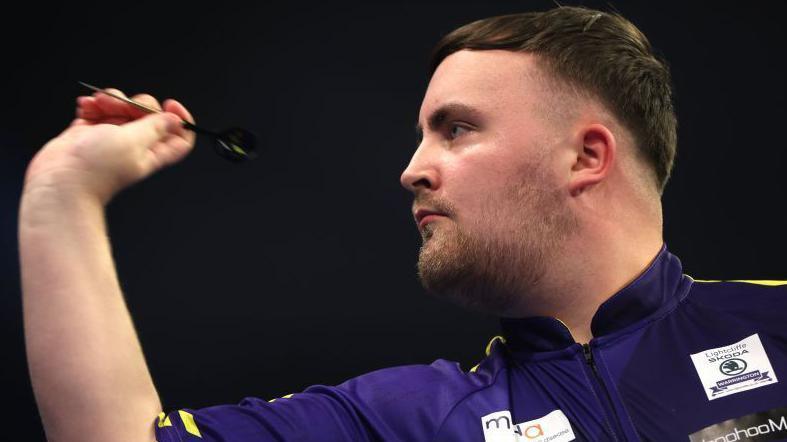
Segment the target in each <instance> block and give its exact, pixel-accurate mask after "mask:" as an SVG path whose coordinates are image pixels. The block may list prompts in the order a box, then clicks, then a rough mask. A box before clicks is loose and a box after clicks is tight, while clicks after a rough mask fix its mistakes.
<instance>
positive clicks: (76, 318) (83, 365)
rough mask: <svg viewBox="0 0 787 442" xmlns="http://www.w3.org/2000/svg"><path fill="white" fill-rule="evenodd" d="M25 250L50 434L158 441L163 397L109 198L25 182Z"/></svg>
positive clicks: (32, 341)
mask: <svg viewBox="0 0 787 442" xmlns="http://www.w3.org/2000/svg"><path fill="white" fill-rule="evenodd" d="M19 251H20V260H21V273H22V291H23V308H24V327H25V340H26V347H27V357H28V362H29V366H30V373H31V379H32V384H33V389H34V391H35V395H36V400H37V402H38V407H39V410H40V412H41V416H42V419H43V421H44V426H45V428H46V432H47V436H48V438H49V439H50V440H55V441H70V440H79V441H88V440H102V441H109V440H134V441H137V440H139V441H146V440H151V441H152V440H153V439H154V435H153V428H152V425H151V423H152V419H153V418H154V417H155V416H156V414H157V413H159V411H160V410H161V405H160V401H159V398H158V394H157V393H156V390H155V387H154V385H153V382H152V380H151V377H150V373H149V371H148V369H147V366H146V364H145V360H144V356H143V354H142V349H141V347H140V345H139V340H138V338H137V335H136V333H135V331H134V327H133V324H132V321H131V317H130V315H129V313H128V309H127V307H126V305H125V302H124V300H123V295H122V292H121V289H120V285H119V283H118V279H117V274H116V271H115V267H114V263H113V260H112V254H111V249H110V244H109V239H108V236H107V230H106V225H105V221H104V208H103V206H102V205H101V203H100V202H98V201H94V200H92V199H90V198H86V197H79V196H77V195H76V194H74V193H70V192H68V191H67V190H64V189H62V188H59V187H58V186H55V185H52V186H37V187H36V189H33V190H26V191H25V195H24V196H23V198H22V202H21V205H20V211H19Z"/></svg>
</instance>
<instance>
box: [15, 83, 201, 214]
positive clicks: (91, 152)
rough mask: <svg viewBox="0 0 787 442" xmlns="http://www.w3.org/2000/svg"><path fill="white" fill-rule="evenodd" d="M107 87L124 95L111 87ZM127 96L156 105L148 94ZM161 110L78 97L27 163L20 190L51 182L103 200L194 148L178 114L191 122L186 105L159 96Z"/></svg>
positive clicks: (102, 97) (101, 97) (99, 97)
mask: <svg viewBox="0 0 787 442" xmlns="http://www.w3.org/2000/svg"><path fill="white" fill-rule="evenodd" d="M107 91H108V92H112V93H115V94H118V95H122V96H125V95H123V93H122V92H121V91H119V90H117V89H107ZM132 99H133V100H135V101H138V102H140V103H142V104H145V105H147V106H149V107H152V108H155V109H158V110H162V108H161V106H160V105H159V103H158V101H157V100H156V99H155V98H153V97H152V96H150V95H147V94H140V95H136V96H134V97H133V98H132ZM163 110H164V111H165V112H164V113H161V114H149V113H147V112H145V111H143V110H141V109H138V108H136V107H134V106H132V105H130V104H128V103H125V102H123V101H121V100H118V99H117V98H113V97H111V96H109V95H106V94H102V93H98V92H96V93H95V94H94V95H93V96H92V97H87V96H83V97H79V98H78V99H77V115H76V119H75V120H74V121H73V122H72V123H71V125H70V126H69V127H68V128H67V129H66V130H65V131H63V132H62V133H61V134H60V135H58V136H57V137H55V138H53V139H52V140H51V141H49V142H48V143H47V144H46V145H45V146H44V147H43V148H42V149H41V150H40V151H39V152H38V153H37V154H36V155H35V157H34V158H33V160H32V161H31V162H30V165H29V166H28V168H27V173H26V175H25V189H26V190H31V189H35V188H36V187H37V186H40V185H44V186H47V185H49V186H51V185H57V186H58V187H59V188H62V189H65V190H68V191H73V192H76V193H79V194H80V195H81V196H84V197H88V198H96V199H97V200H98V201H99V202H101V203H102V204H106V203H108V202H109V200H110V199H111V198H112V197H113V196H114V195H115V194H116V193H117V192H119V191H120V190H122V189H123V188H125V187H128V186H130V185H132V184H134V183H136V182H138V181H140V180H142V179H144V178H146V177H147V176H149V175H151V174H152V173H153V172H155V171H157V170H159V169H161V168H163V167H165V166H168V165H170V164H173V163H176V162H178V161H180V160H181V159H183V158H184V157H185V156H186V155H187V154H188V153H189V152H190V151H191V149H192V148H193V147H194V138H195V136H194V133H193V132H191V131H187V130H186V129H184V128H183V127H182V125H181V119H183V120H186V121H189V122H191V123H194V119H193V118H192V117H191V114H190V113H189V112H188V110H186V108H185V107H183V105H181V104H180V103H179V102H177V101H175V100H167V101H165V102H164V109H163Z"/></svg>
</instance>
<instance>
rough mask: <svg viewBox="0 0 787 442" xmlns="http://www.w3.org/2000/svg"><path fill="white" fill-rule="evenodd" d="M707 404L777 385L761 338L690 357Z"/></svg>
mask: <svg viewBox="0 0 787 442" xmlns="http://www.w3.org/2000/svg"><path fill="white" fill-rule="evenodd" d="M691 361H692V362H693V363H694V368H695V369H696V370H697V374H698V375H699V377H700V381H701V382H702V386H703V388H704V390H705V394H706V395H707V396H708V400H711V401H712V400H714V399H718V398H720V397H724V396H729V395H731V394H735V393H740V392H742V391H746V390H751V389H753V388H759V387H764V386H766V385H770V384H775V383H777V382H778V379H777V378H776V373H774V372H773V367H771V361H770V360H769V359H768V354H767V353H766V352H765V348H764V347H763V346H762V342H761V341H760V336H759V335H758V334H753V335H751V336H749V337H748V338H746V339H743V340H742V341H738V342H735V343H733V344H730V345H726V346H724V347H717V348H710V349H707V350H703V351H701V352H699V353H694V354H692V355H691Z"/></svg>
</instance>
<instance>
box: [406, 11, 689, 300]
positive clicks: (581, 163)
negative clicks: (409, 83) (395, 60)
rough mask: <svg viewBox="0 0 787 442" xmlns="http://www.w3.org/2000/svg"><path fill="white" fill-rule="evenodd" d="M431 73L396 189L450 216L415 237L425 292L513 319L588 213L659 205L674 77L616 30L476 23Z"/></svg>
mask: <svg viewBox="0 0 787 442" xmlns="http://www.w3.org/2000/svg"><path fill="white" fill-rule="evenodd" d="M431 73H432V78H431V81H430V83H429V87H428V89H427V91H426V95H425V97H424V100H423V103H422V105H421V110H420V115H419V121H418V128H417V130H418V133H419V138H421V139H419V145H418V149H417V151H416V152H415V154H414V155H413V158H412V161H411V162H410V165H409V166H408V167H407V169H406V170H405V171H404V173H403V174H402V177H401V181H402V184H403V185H404V186H405V187H406V188H407V189H409V190H411V191H412V192H413V193H414V194H415V201H414V204H413V207H414V210H415V211H418V210H427V211H436V212H439V213H443V214H444V215H446V216H443V217H437V218H426V219H424V222H422V223H421V226H419V229H420V230H421V233H422V236H423V240H424V243H423V245H422V247H421V252H420V256H419V262H418V270H419V276H420V277H421V280H422V282H423V284H424V286H425V287H426V288H427V289H428V290H429V291H431V292H433V293H437V294H441V295H445V296H447V297H449V298H451V299H453V300H454V301H457V302H459V303H460V304H463V305H466V306H469V307H471V308H476V309H480V310H485V311H488V312H493V313H497V314H505V313H506V312H513V311H515V310H517V307H518V303H521V302H527V300H528V296H527V295H528V292H535V291H537V290H538V287H539V285H540V284H542V283H543V280H544V279H548V271H549V269H550V267H553V266H554V265H555V264H557V263H558V256H560V255H561V254H564V253H565V252H566V251H567V250H571V247H572V244H573V245H574V246H577V245H581V241H577V235H583V232H584V230H585V228H586V227H587V226H586V224H587V222H588V221H589V220H590V219H591V218H593V217H595V216H596V214H594V213H596V212H594V211H598V210H605V209H607V208H608V207H604V206H605V205H607V204H615V203H618V204H619V205H620V204H623V205H627V204H631V210H637V208H641V207H647V206H648V205H650V207H653V204H655V205H658V199H659V196H660V194H661V192H662V190H663V188H664V184H665V183H666V181H667V178H668V177H669V171H670V168H671V165H672V161H673V158H674V154H675V144H676V135H675V132H676V128H675V126H676V122H675V115H674V112H673V108H672V100H671V88H670V78H669V72H668V70H667V68H666V66H665V65H664V64H663V62H661V61H659V60H658V59H657V58H656V57H655V56H654V55H653V54H652V51H651V48H650V45H649V43H648V42H647V40H646V39H645V37H644V36H643V35H642V34H641V33H640V32H639V31H638V30H637V29H636V28H635V27H634V26H633V25H632V24H631V23H629V22H628V21H626V20H625V19H623V18H622V17H619V16H616V15H611V14H606V13H601V12H598V11H592V10H587V9H583V8H557V9H554V10H551V11H547V12H543V13H526V14H516V15H508V16H501V17H493V18H489V19H485V20H480V21H477V22H474V23H471V24H468V25H466V26H463V27H461V28H459V29H457V30H455V31H453V32H452V33H450V34H449V35H447V36H446V37H444V38H443V39H442V40H441V41H440V42H439V43H438V45H437V47H436V48H435V50H434V53H433V60H432V64H431ZM640 200H641V201H640ZM640 203H641V204H640ZM420 215H422V213H421V214H419V213H416V217H417V218H418V220H419V221H420V219H421V216H420ZM659 216H660V215H659ZM633 218H636V217H633ZM659 223H660V219H659ZM659 226H660V225H659ZM573 253H575V254H576V253H587V251H582V250H577V251H574V252H573Z"/></svg>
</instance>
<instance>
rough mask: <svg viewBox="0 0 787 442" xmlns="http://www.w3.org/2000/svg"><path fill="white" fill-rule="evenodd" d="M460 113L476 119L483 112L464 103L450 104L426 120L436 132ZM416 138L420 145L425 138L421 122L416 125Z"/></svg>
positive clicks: (433, 112)
mask: <svg viewBox="0 0 787 442" xmlns="http://www.w3.org/2000/svg"><path fill="white" fill-rule="evenodd" d="M460 113H461V114H467V115H470V116H476V117H478V116H480V115H481V111H480V110H478V109H476V108H474V107H473V106H470V105H468V104H464V103H458V102H449V103H445V104H443V105H442V106H440V107H438V108H437V109H435V110H434V111H432V113H431V115H429V117H427V118H426V124H427V126H428V127H429V129H430V130H433V131H434V130H437V129H438V128H439V127H440V125H441V124H443V122H444V121H445V120H447V119H448V117H450V116H451V115H454V114H460ZM415 136H416V138H417V139H418V142H419V143H420V141H421V139H422V138H423V136H424V128H423V126H421V122H420V121H419V122H417V123H415Z"/></svg>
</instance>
